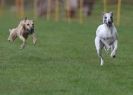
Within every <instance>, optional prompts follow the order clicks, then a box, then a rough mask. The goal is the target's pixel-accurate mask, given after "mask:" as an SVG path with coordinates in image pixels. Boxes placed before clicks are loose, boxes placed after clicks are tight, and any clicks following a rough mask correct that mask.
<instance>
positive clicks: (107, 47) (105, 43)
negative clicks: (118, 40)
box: [100, 38, 111, 51]
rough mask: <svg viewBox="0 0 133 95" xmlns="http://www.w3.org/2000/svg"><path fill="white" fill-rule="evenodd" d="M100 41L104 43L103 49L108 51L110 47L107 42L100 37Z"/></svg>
mask: <svg viewBox="0 0 133 95" xmlns="http://www.w3.org/2000/svg"><path fill="white" fill-rule="evenodd" d="M100 40H101V42H102V43H103V44H104V45H105V49H106V50H107V51H108V50H109V49H110V48H111V47H110V46H109V45H108V44H107V42H106V41H105V40H104V39H102V38H101V39H100Z"/></svg>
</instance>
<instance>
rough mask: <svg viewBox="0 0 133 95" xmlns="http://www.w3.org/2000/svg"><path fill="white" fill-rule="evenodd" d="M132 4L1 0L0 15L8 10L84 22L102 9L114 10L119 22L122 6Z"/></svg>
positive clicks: (122, 1)
mask: <svg viewBox="0 0 133 95" xmlns="http://www.w3.org/2000/svg"><path fill="white" fill-rule="evenodd" d="M132 4H133V0H0V15H4V14H5V13H6V12H7V11H8V12H10V14H11V15H12V14H15V15H16V16H18V17H20V18H22V17H25V16H28V15H30V16H32V17H38V18H45V19H54V20H55V21H59V20H62V19H64V20H67V21H71V19H77V20H78V21H79V22H80V23H82V22H84V21H86V20H85V19H86V18H87V17H89V16H91V15H92V14H93V13H95V12H96V11H97V10H100V11H98V12H100V13H101V14H102V12H106V11H113V12H114V13H115V14H116V17H117V24H119V23H120V13H121V7H124V5H132ZM121 5H122V6H121ZM100 13H99V14H100Z"/></svg>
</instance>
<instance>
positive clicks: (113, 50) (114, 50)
mask: <svg viewBox="0 0 133 95" xmlns="http://www.w3.org/2000/svg"><path fill="white" fill-rule="evenodd" d="M113 47H114V48H113V49H112V52H111V57H113V58H115V57H116V51H117V48H118V40H115V41H114V43H113Z"/></svg>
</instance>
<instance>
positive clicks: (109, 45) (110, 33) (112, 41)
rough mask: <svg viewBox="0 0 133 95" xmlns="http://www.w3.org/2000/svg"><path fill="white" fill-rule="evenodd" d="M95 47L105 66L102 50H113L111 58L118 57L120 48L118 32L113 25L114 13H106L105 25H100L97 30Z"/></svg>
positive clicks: (104, 17) (104, 16)
mask: <svg viewBox="0 0 133 95" xmlns="http://www.w3.org/2000/svg"><path fill="white" fill-rule="evenodd" d="M95 46H96V51H97V54H98V56H99V58H100V60H101V65H103V63H104V60H103V57H102V49H103V48H104V49H105V50H106V51H108V50H111V55H110V56H111V57H113V58H115V57H116V51H117V47H118V36H117V30H116V28H115V26H114V24H113V13H112V12H109V13H104V15H103V24H101V25H99V26H98V28H97V30H96V37H95Z"/></svg>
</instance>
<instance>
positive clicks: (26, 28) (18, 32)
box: [8, 18, 37, 49]
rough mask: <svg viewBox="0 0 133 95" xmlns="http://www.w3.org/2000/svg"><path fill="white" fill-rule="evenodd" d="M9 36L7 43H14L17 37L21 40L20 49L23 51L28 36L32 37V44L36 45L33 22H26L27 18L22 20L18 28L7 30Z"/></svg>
mask: <svg viewBox="0 0 133 95" xmlns="http://www.w3.org/2000/svg"><path fill="white" fill-rule="evenodd" d="M9 32H10V35H9V37H8V41H12V42H13V41H14V40H15V39H16V38H17V37H19V38H20V40H22V42H23V43H22V44H21V47H20V48H21V49H23V48H24V47H25V44H26V40H27V38H28V36H29V35H31V36H32V39H33V44H34V45H35V43H36V40H37V39H36V35H35V32H34V22H33V20H28V19H27V18H25V19H24V20H21V21H20V23H19V25H18V27H16V28H13V29H9Z"/></svg>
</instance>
